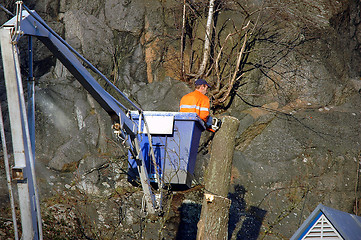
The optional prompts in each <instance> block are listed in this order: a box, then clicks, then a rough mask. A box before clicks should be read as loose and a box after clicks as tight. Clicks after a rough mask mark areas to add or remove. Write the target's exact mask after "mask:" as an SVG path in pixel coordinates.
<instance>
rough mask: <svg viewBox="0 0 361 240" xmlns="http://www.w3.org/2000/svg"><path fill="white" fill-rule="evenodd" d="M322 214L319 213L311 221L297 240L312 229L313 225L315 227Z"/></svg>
mask: <svg viewBox="0 0 361 240" xmlns="http://www.w3.org/2000/svg"><path fill="white" fill-rule="evenodd" d="M322 214H323V213H322V212H321V211H320V212H319V214H318V215H317V216H316V217H315V218H314V219H313V220H312V222H311V223H310V224H309V225H308V226H307V228H306V229H305V230H304V231H303V232H302V234H301V236H300V237H299V238H298V240H301V239H302V238H303V237H304V236H305V235H306V234H307V233H308V231H309V230H310V229H311V228H312V227H313V225H315V223H316V222H317V221H318V219H320V217H321V216H322Z"/></svg>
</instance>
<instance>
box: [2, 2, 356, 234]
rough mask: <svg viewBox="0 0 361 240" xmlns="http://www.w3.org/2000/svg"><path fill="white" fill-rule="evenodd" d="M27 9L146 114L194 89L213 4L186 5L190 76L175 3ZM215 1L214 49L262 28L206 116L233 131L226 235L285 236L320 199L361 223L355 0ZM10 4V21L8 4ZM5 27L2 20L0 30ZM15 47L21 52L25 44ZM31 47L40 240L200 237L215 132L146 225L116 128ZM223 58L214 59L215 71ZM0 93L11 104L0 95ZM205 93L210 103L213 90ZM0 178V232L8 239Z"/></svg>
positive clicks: (173, 106) (35, 5)
mask: <svg viewBox="0 0 361 240" xmlns="http://www.w3.org/2000/svg"><path fill="white" fill-rule="evenodd" d="M24 3H25V4H26V5H27V6H28V7H29V8H31V9H35V10H36V11H37V12H38V14H39V15H40V16H41V17H42V18H43V19H45V20H46V21H47V23H48V24H49V25H50V26H51V27H52V28H53V29H54V30H55V31H56V32H58V33H59V34H60V35H61V36H62V37H63V38H64V39H65V40H66V41H67V42H68V43H69V44H70V45H71V46H73V47H74V48H75V49H76V50H77V51H79V52H80V53H81V54H82V55H83V56H84V57H85V58H87V59H88V60H89V61H90V62H91V63H92V64H94V66H96V67H97V68H99V69H100V70H101V71H102V72H103V73H104V74H105V75H106V76H107V77H108V78H109V79H111V81H112V82H113V83H114V84H116V85H117V86H118V87H119V88H120V89H122V90H123V91H124V93H125V94H127V96H129V98H131V99H132V100H134V101H135V102H136V103H137V104H139V106H141V107H142V108H143V109H144V110H164V111H177V110H178V102H179V100H180V98H181V97H182V95H184V94H185V93H186V92H188V91H190V90H191V89H190V87H189V85H188V84H187V83H189V82H191V79H192V77H193V75H192V74H191V73H192V72H193V73H194V72H195V71H194V70H193V69H192V68H197V66H199V64H200V61H199V58H200V56H201V52H202V43H203V40H204V31H205V30H204V25H205V21H206V17H207V12H208V1H187V12H189V18H188V19H187V23H188V25H186V30H187V31H186V33H187V34H186V36H187V38H186V42H185V43H184V45H185V48H184V49H183V50H184V57H185V59H186V60H184V61H185V62H186V66H187V67H189V68H187V71H188V72H187V73H189V74H188V75H187V77H184V75H182V69H181V67H180V66H181V65H180V63H181V61H180V59H181V55H180V52H181V31H182V9H183V1H161V0H147V1H143V0H106V1H68V0H60V1H59V0H55V1H50V0H46V1H45V0H39V1H35V0H33V1H24ZM220 3H221V4H219V5H217V6H218V7H219V10H220V11H218V12H217V19H216V20H217V28H215V29H218V30H217V31H216V30H215V32H217V33H219V35H217V36H218V41H217V38H214V39H213V40H214V43H215V44H214V45H217V44H218V45H217V46H218V47H219V48H218V49H224V51H225V49H227V48H229V49H232V47H234V49H236V48H241V46H242V43H244V42H246V41H245V40H244V39H245V38H244V36H246V35H245V34H244V32H242V31H241V30H240V29H243V27H245V25H247V22H248V20H249V25H247V26H248V27H249V26H254V28H252V29H257V31H256V30H252V32H251V31H249V32H247V34H248V35H247V37H248V38H249V39H251V40H252V41H250V42H247V44H248V45H247V48H246V49H245V51H244V52H243V54H244V55H243V56H244V57H243V58H242V64H241V66H239V69H241V71H240V72H239V76H241V77H239V78H237V79H239V80H240V82H238V85H237V86H236V87H235V88H234V89H232V91H230V95H229V96H230V97H229V98H228V99H227V101H225V102H223V103H222V104H218V105H217V104H215V105H213V109H212V110H213V114H215V115H218V116H221V115H231V116H234V117H237V118H238V119H239V120H240V122H241V123H240V127H239V130H238V133H237V139H236V146H235V148H236V151H235V154H234V159H233V169H232V189H230V194H229V198H230V199H231V200H232V205H231V211H230V223H229V237H230V238H232V239H257V238H259V239H288V238H290V237H291V236H292V234H293V233H294V232H295V231H296V230H297V228H298V227H299V226H300V224H302V222H303V221H304V220H305V219H306V218H307V217H308V215H309V214H310V213H311V212H312V211H313V209H314V208H315V207H316V206H317V205H318V203H323V204H324V205H326V206H329V207H333V208H336V209H339V210H342V211H346V212H349V213H353V214H360V211H361V210H360V209H358V206H359V198H360V188H359V182H360V180H359V172H360V153H361V146H360V140H359V136H360V130H359V129H360V122H359V121H360V116H361V110H360V109H361V95H360V92H359V90H360V89H361V81H360V74H361V66H360V64H359V62H360V61H361V52H360V46H361V37H360V36H361V25H360V22H361V11H360V8H361V2H360V1H358V0H348V1H326V0H317V1H308V0H303V1H285V0H277V1H248V0H241V1H220ZM4 6H5V7H7V8H8V9H9V10H11V11H13V12H15V11H14V6H13V3H11V1H8V2H6V3H4ZM7 19H9V16H8V15H6V13H5V12H0V20H1V23H3V22H5V21H6V20H7ZM229 23H231V24H229ZM192 24H193V25H192ZM222 24H223V25H222ZM222 26H223V27H222ZM255 26H257V28H256V27H255ZM190 29H191V30H190ZM245 29H246V28H245ZM250 29H251V28H250ZM247 31H248V30H247ZM233 32H237V34H239V36H240V37H239V38H238V39H237V38H234V39H233V40H232V41H233V42H232V44H233V45H229V42H227V41H228V40H227V41H223V40H225V39H226V36H227V34H229V33H233ZM251 33H252V34H251ZM200 36H201V37H200ZM232 36H233V35H232ZM222 39H223V40H222ZM221 40H222V41H221ZM20 46H22V47H25V49H26V42H25V41H24V42H21V43H20ZM222 46H224V48H222ZM35 49H36V54H35V67H36V68H35V76H36V110H37V114H36V156H37V164H36V165H37V166H36V168H37V178H38V180H39V183H38V184H39V187H40V196H41V204H42V215H43V220H44V233H45V236H47V238H49V239H57V238H58V239H75V238H84V239H85V238H87V239H89V238H91V239H95V238H97V239H140V238H142V237H143V238H144V239H157V238H159V239H162V238H163V239H192V238H195V234H196V230H197V229H196V223H197V220H198V218H199V214H200V207H201V205H200V203H201V201H200V200H201V196H202V191H203V190H202V187H200V186H201V185H198V184H202V179H203V178H202V176H203V172H204V171H205V170H206V169H207V162H208V160H209V154H208V149H209V148H210V142H211V134H209V133H204V134H203V137H202V143H201V146H200V149H199V154H198V160H197V169H196V173H195V181H194V184H195V187H194V188H193V189H191V190H188V191H186V192H176V193H173V194H170V196H169V199H170V201H169V202H170V204H169V206H168V207H169V208H167V212H166V214H165V215H164V216H163V217H162V218H160V219H158V220H156V221H151V220H149V219H146V220H144V219H143V218H142V217H141V216H140V215H139V211H140V209H141V208H142V203H141V197H142V193H141V192H139V188H136V187H134V186H132V185H130V184H129V183H128V182H127V180H126V174H125V173H124V170H126V168H127V161H126V157H127V155H126V151H125V150H124V149H123V148H122V146H121V145H120V144H119V143H117V142H115V141H114V138H113V137H112V135H111V131H110V124H111V122H110V118H109V117H108V116H107V114H106V113H105V112H104V111H103V110H102V109H101V108H100V107H99V105H98V104H97V103H96V102H95V101H94V99H92V97H91V96H90V95H89V94H88V93H86V92H85V91H84V90H83V89H82V87H81V86H80V84H79V83H78V82H77V81H76V80H75V79H74V77H72V76H71V75H70V73H69V72H68V71H67V70H66V69H65V68H64V67H63V66H62V65H61V63H60V62H59V61H57V60H56V59H55V58H54V57H53V56H52V55H51V54H50V52H49V51H48V50H47V49H46V48H45V46H43V45H41V43H40V42H35ZM215 49H216V48H215ZM183 50H182V51H183ZM224 53H225V52H224ZM229 53H230V52H229ZM26 54H27V53H26V51H24V52H22V55H23V56H26ZM234 55H235V56H236V57H237V55H238V54H234ZM194 56H198V58H197V57H194ZM213 56H217V55H213ZM236 57H235V58H233V57H232V56H231V55H229V56H226V54H224V55H222V56H221V55H220V56H219V58H217V59H220V61H219V63H222V62H221V60H222V59H223V61H224V62H227V61H226V60H224V59H229V62H231V63H227V64H224V65H222V66H223V70H222V71H223V72H225V71H226V70H227V69H228V68H234V67H235V65H234V64H235V62H236V61H233V59H237V58H236ZM217 59H216V58H214V59H213V60H211V61H210V62H211V63H212V62H213V64H214V65H216V63H217ZM224 62H223V63H224ZM23 65H24V69H25V68H26V63H25V62H24V63H23ZM24 71H26V70H24ZM230 73H232V71H230ZM217 74H218V75H217ZM220 75H221V73H220V72H217V71H212V73H211V74H210V75H207V79H208V80H209V81H210V82H211V83H213V84H214V85H216V83H217V79H218V78H217V76H220ZM229 75H231V74H229ZM2 78H3V77H2V75H1V77H0V79H2ZM224 79H226V77H224ZM1 82H3V81H1ZM225 86H226V84H225ZM104 87H105V88H107V86H106V85H104ZM0 89H1V96H0V99H1V101H2V102H3V105H4V107H5V106H6V100H5V97H4V94H3V93H4V87H3V85H2V86H0ZM211 94H214V95H212V96H213V98H214V100H215V102H217V101H216V100H217V94H218V93H216V92H212V93H211ZM218 99H220V98H218ZM5 121H6V123H7V124H8V120H7V119H5ZM1 164H3V163H1ZM1 166H2V165H1ZM3 172H4V170H3V168H1V175H0V190H1V193H0V199H1V201H0V205H1V207H2V208H3V209H5V210H4V211H3V212H4V217H2V218H1V227H0V236H2V235H4V236H6V235H8V236H11V230H9V228H6V226H7V224H9V220H8V218H10V217H8V216H10V215H6V212H8V208H9V205H8V200H7V199H8V196H7V192H6V190H5V189H6V179H5V174H3ZM5 215H6V216H5ZM54 223H56V227H55V228H53V227H52V226H53V224H54Z"/></svg>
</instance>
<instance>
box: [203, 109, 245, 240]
mask: <svg viewBox="0 0 361 240" xmlns="http://www.w3.org/2000/svg"><path fill="white" fill-rule="evenodd" d="M238 126H239V120H238V119H236V118H234V117H230V116H226V117H223V119H222V127H221V128H220V129H219V130H218V132H216V133H215V136H214V138H213V142H212V148H211V158H210V161H209V164H208V167H207V171H206V172H205V176H204V182H205V190H204V197H203V203H202V211H201V216H200V220H199V222H198V225H197V226H198V232H197V240H208V239H228V215H229V207H230V205H231V201H230V200H229V199H228V198H227V195H228V192H229V186H230V179H231V168H232V160H233V152H234V147H235V138H236V133H237V130H238Z"/></svg>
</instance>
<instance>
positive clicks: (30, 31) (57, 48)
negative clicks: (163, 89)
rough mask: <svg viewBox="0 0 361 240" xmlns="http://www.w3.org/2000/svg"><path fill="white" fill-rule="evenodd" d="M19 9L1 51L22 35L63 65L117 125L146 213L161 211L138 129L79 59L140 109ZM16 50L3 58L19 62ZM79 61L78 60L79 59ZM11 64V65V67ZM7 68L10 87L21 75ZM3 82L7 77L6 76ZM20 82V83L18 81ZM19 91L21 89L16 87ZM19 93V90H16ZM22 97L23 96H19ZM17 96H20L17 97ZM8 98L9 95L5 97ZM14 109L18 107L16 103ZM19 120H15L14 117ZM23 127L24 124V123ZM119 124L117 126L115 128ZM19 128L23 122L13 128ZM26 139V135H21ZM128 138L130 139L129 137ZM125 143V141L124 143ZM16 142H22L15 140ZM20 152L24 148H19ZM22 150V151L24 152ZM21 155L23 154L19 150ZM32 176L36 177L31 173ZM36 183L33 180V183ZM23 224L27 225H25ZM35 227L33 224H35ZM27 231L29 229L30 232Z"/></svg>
mask: <svg viewBox="0 0 361 240" xmlns="http://www.w3.org/2000/svg"><path fill="white" fill-rule="evenodd" d="M17 3H19V4H18V9H20V10H17V14H16V16H15V17H13V18H12V19H10V20H9V21H8V22H6V23H5V24H3V25H2V26H1V28H0V30H1V32H0V33H1V34H0V40H1V41H0V42H1V49H2V50H3V48H4V49H16V47H14V46H16V45H17V42H18V40H19V39H20V38H21V36H22V35H28V36H35V37H37V38H38V39H39V40H40V41H41V42H43V43H44V45H45V46H46V47H47V48H48V49H49V50H50V51H51V52H52V53H53V54H54V56H55V57H57V58H58V59H59V60H60V61H61V62H62V64H63V65H64V66H65V67H66V68H67V69H68V70H69V72H70V73H71V74H72V75H73V76H74V77H75V78H76V79H77V80H78V81H79V82H80V84H81V85H82V86H83V87H84V88H85V89H86V90H87V91H88V92H89V93H90V94H91V96H92V97H93V98H94V99H95V100H96V101H97V102H98V103H99V104H100V106H101V107H102V108H103V109H104V110H105V111H106V112H107V113H108V114H109V115H110V117H111V118H112V119H113V120H114V121H115V122H116V123H117V124H114V125H113V126H114V130H115V131H114V133H115V134H116V135H117V136H118V137H120V138H121V139H122V140H124V144H126V145H127V147H128V148H129V151H130V152H131V154H132V156H133V157H134V159H135V160H136V162H137V167H138V172H139V176H140V180H141V184H142V188H143V191H144V196H145V201H146V206H147V209H148V212H149V213H151V214H154V213H155V212H156V209H158V208H161V206H160V204H159V206H157V203H156V199H155V195H154V194H153V192H152V189H151V186H150V182H149V176H148V172H147V169H146V166H145V162H144V157H143V155H142V151H141V148H140V145H139V141H138V131H137V130H138V129H137V124H135V123H134V122H133V121H132V119H131V118H130V117H128V116H127V114H126V113H125V112H124V110H125V111H126V112H129V110H128V109H127V108H125V107H124V106H123V105H122V104H121V103H120V102H118V101H117V100H116V99H115V98H114V97H113V96H112V95H110V94H109V93H108V92H107V91H105V89H104V88H103V87H102V86H101V85H100V84H99V83H98V82H97V81H96V80H95V79H94V77H93V76H92V75H91V74H90V72H89V71H88V70H87V69H86V68H85V67H84V66H83V65H82V63H81V62H80V61H79V59H81V60H82V61H83V62H84V63H86V64H88V66H89V67H90V68H91V69H92V70H93V71H94V72H95V73H97V74H99V75H100V77H101V78H102V79H103V80H105V81H107V83H108V84H110V85H111V86H113V87H114V88H115V89H116V90H117V91H118V93H120V95H121V96H122V97H123V98H124V99H125V100H127V101H128V102H129V103H130V104H131V105H133V107H135V108H136V109H137V110H138V111H139V112H140V113H142V110H141V109H140V108H139V107H137V106H136V105H135V104H134V103H133V102H131V101H130V100H129V99H128V98H127V97H126V96H125V95H124V93H122V92H121V91H120V90H119V89H117V88H116V87H115V86H114V85H113V84H112V83H111V82H110V81H109V80H108V79H106V77H105V76H104V75H103V74H102V73H100V71H99V70H98V69H96V68H95V67H94V66H93V65H91V64H90V63H89V62H88V61H87V60H86V59H84V58H83V57H82V56H81V55H80V54H79V53H77V52H76V51H75V50H74V49H73V48H72V47H71V46H70V45H69V44H67V43H66V42H65V40H64V39H62V38H61V37H60V36H59V35H58V34H57V33H55V32H54V31H53V30H52V29H51V28H50V27H49V26H48V25H47V24H46V23H45V22H44V20H42V19H41V17H40V16H39V15H38V14H37V13H36V12H35V11H32V10H29V9H28V8H27V7H25V6H23V7H24V8H25V9H26V10H24V11H21V5H22V2H21V1H19V2H17ZM15 52H16V51H13V50H12V51H4V53H6V54H4V56H3V59H5V60H4V61H8V62H9V63H12V62H13V61H15V60H17V59H18V53H15ZM78 58H79V59H78ZM10 65H11V64H10ZM10 65H9V66H7V67H6V69H5V67H4V69H5V70H6V71H4V72H7V73H8V74H7V75H8V76H9V77H8V82H9V84H8V85H9V87H10V86H11V84H13V81H12V80H13V79H18V80H19V79H21V76H20V75H21V73H20V68H19V67H17V68H16V67H14V66H12V65H11V66H10ZM5 79H7V77H6V76H5ZM20 81H21V80H20ZM19 89H21V88H20V87H19ZM16 93H17V94H19V91H16ZM20 95H21V98H23V96H22V95H23V94H20ZM19 97H20V96H19ZM8 98H9V96H8ZM14 105H16V106H15V107H14V108H16V109H17V108H19V106H20V105H19V104H14ZM17 118H18V117H17ZM23 124H25V125H26V123H23ZM118 124H119V125H118ZM19 125H22V123H19V124H17V125H16V126H19ZM24 136H25V135H24ZM128 137H129V138H128ZM125 140H126V141H125ZM17 142H21V139H20V140H17ZM22 149H23V148H22ZM24 151H25V150H24ZM20 152H22V151H20ZM33 175H34V176H35V174H33ZM34 182H35V181H34ZM39 219H40V218H39ZM25 225H26V224H25ZM34 226H35V224H34ZM29 232H30V230H29Z"/></svg>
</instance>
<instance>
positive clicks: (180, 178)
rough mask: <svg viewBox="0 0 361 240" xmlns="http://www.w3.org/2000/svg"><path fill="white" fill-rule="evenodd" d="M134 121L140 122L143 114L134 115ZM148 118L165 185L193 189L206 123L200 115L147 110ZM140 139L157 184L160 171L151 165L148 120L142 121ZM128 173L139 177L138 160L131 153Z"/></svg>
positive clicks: (150, 170)
mask: <svg viewBox="0 0 361 240" xmlns="http://www.w3.org/2000/svg"><path fill="white" fill-rule="evenodd" d="M131 117H132V119H133V120H134V121H135V122H136V123H139V114H138V113H137V112H131ZM144 117H145V118H146V122H147V123H148V127H149V132H150V134H151V136H152V145H153V149H154V155H155V158H156V162H157V165H158V166H159V167H158V169H159V175H160V178H161V179H162V180H163V183H164V184H171V185H172V186H173V187H174V186H178V187H181V188H182V187H188V188H189V187H191V183H192V179H193V173H194V168H195V164H196V158H197V151H198V146H199V140H200V137H201V133H202V132H203V131H204V130H205V126H204V123H203V121H202V120H201V119H200V118H199V117H198V115H197V114H196V113H182V112H156V111H145V112H144ZM140 124H141V131H142V133H141V134H140V137H139V142H140V147H141V149H142V153H143V157H144V161H145V164H146V167H147V170H148V175H149V179H150V181H151V182H156V170H155V169H154V166H153V164H152V163H151V156H150V150H149V147H150V146H149V145H150V144H149V139H148V136H147V131H146V128H145V127H144V121H143V120H142V121H141V123H140ZM128 156H129V157H128V160H129V165H128V167H129V168H128V173H129V175H130V177H131V178H134V177H136V176H138V171H137V164H136V161H135V160H134V159H133V158H132V156H131V154H130V153H129V154H128Z"/></svg>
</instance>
